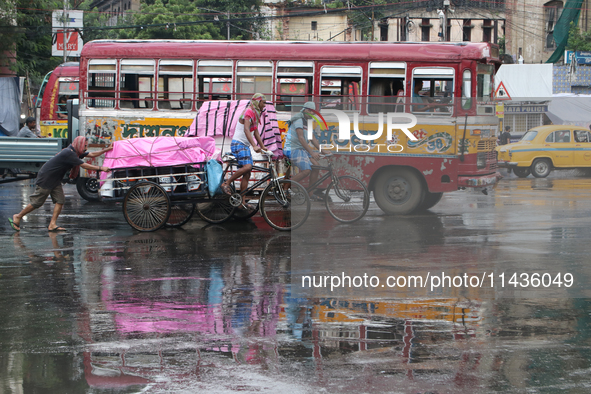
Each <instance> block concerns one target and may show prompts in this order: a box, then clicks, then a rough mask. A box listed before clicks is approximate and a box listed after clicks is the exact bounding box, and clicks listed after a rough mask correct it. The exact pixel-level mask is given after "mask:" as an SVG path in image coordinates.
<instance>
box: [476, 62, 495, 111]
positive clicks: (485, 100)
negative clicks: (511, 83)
mask: <svg viewBox="0 0 591 394" xmlns="http://www.w3.org/2000/svg"><path fill="white" fill-rule="evenodd" d="M494 73H495V66H494V65H492V64H478V65H476V99H477V102H478V107H477V111H478V115H494V114H495V105H494V104H493V75H494Z"/></svg>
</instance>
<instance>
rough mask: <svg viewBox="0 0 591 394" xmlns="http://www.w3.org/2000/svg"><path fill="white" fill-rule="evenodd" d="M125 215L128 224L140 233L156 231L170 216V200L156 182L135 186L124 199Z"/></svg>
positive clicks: (141, 183)
mask: <svg viewBox="0 0 591 394" xmlns="http://www.w3.org/2000/svg"><path fill="white" fill-rule="evenodd" d="M123 215H124V216H125V220H127V223H129V225H130V226H131V227H133V228H135V229H136V230H139V231H155V230H158V229H159V228H161V227H162V226H164V225H165V224H166V221H167V220H168V217H169V216H170V200H169V198H168V194H166V192H165V191H164V189H163V188H162V187H160V186H159V185H158V184H156V183H154V182H140V183H137V184H135V185H133V186H132V187H131V188H130V189H129V190H128V191H127V193H126V194H125V198H124V199H123Z"/></svg>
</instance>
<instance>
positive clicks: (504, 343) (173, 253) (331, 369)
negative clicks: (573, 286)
mask: <svg viewBox="0 0 591 394" xmlns="http://www.w3.org/2000/svg"><path fill="white" fill-rule="evenodd" d="M535 181H536V182H537V181H539V180H535ZM549 181H550V180H549V179H548V180H546V181H544V182H537V183H536V184H535V185H536V187H533V186H532V182H533V181H532V180H530V179H526V180H517V179H516V180H511V182H507V183H502V184H500V185H499V186H498V187H497V188H496V189H495V190H494V192H491V193H490V195H489V196H483V195H481V194H479V195H477V196H476V195H470V194H457V195H456V194H454V193H452V194H451V195H450V196H445V197H444V199H443V200H442V202H441V204H440V206H438V207H436V208H435V209H434V210H433V213H425V214H420V215H413V216H409V217H402V218H396V219H395V220H392V219H388V218H385V217H384V216H381V215H373V216H370V217H369V219H368V220H367V221H361V222H360V223H359V225H357V226H342V225H338V224H336V223H334V221H332V222H331V224H330V225H329V226H327V227H324V228H323V229H322V231H321V232H320V233H307V234H304V238H303V241H305V243H304V244H303V245H305V247H302V244H301V243H298V242H300V241H301V239H300V240H298V239H295V240H294V239H293V238H294V237H293V234H291V235H289V234H281V233H280V234H277V233H276V232H275V231H269V230H268V229H267V230H265V229H264V228H263V227H260V228H259V227H258V225H257V223H258V222H256V221H253V222H250V223H247V224H240V223H229V224H227V225H219V226H207V227H198V228H197V227H196V228H191V227H190V226H189V227H188V229H187V230H184V231H168V230H164V231H158V232H155V233H142V234H131V235H129V234H128V233H125V234H123V235H114V236H109V237H108V238H98V239H97V238H94V237H89V238H88V239H85V240H84V241H78V238H74V236H73V235H58V236H57V237H56V238H55V239H53V238H49V237H46V236H45V235H44V236H43V238H42V239H41V238H38V239H35V238H33V237H32V236H31V237H24V236H20V237H19V236H14V237H13V241H12V244H11V243H10V242H8V243H7V245H8V247H7V255H8V256H7V257H6V260H5V261H6V262H3V263H2V266H0V267H1V269H2V270H1V271H0V274H1V275H2V276H0V281H1V284H2V285H1V286H0V296H1V297H0V313H1V314H2V316H3V317H4V318H3V319H0V333H1V335H2V338H3V340H2V342H1V344H2V346H3V350H2V353H1V355H2V357H0V392H36V391H47V392H102V391H109V392H138V391H142V390H143V391H146V392H180V393H191V392H208V393H209V392H212V393H216V392H232V391H242V392H269V393H276V392H282V391H285V392H290V393H292V392H302V393H308V392H322V391H324V392H331V393H332V392H335V393H336V392H338V393H348V392H351V393H358V392H393V391H396V392H404V393H407V392H408V393H426V392H437V393H456V392H459V393H462V392H470V393H472V392H486V393H489V392H498V393H505V392H524V391H527V390H529V391H532V392H561V391H568V390H570V391H572V392H581V393H582V392H586V391H588V387H590V386H591V373H590V371H591V365H590V360H591V350H590V346H589V344H590V341H591V338H590V333H591V331H590V323H591V321H590V315H589V313H590V312H591V305H590V299H589V298H576V297H577V294H575V293H574V292H572V291H570V290H568V291H566V290H565V291H564V292H563V293H561V294H559V296H556V297H554V298H552V297H550V296H546V297H538V298H535V299H525V298H515V297H514V298H500V297H498V295H499V294H500V293H497V292H496V289H494V291H489V292H488V293H486V294H484V295H485V296H486V297H485V296H483V295H482V294H481V293H478V292H471V291H468V290H465V289H460V290H458V291H455V292H450V293H445V292H440V293H433V294H430V296H428V297H427V296H425V297H417V296H416V294H412V292H409V293H408V294H405V295H403V296H400V297H399V296H393V294H392V293H389V292H386V291H378V290H376V291H372V292H369V291H364V292H361V293H359V294H353V293H352V294H344V295H339V294H327V293H326V292H324V293H322V292H319V293H318V294H312V295H311V294H302V293H301V291H299V290H300V289H298V288H297V286H296V285H293V284H292V276H293V275H296V274H297V273H298V272H300V271H301V270H303V269H308V270H312V271H314V272H328V273H329V272H333V271H335V270H337V269H340V270H350V271H351V272H352V273H355V272H356V270H373V272H375V273H376V275H389V274H390V272H391V271H392V270H395V271H396V272H397V273H398V274H404V275H410V274H413V273H417V272H421V271H422V270H428V271H431V272H437V271H442V270H445V271H446V272H448V273H449V274H454V275H455V274H460V273H470V274H472V273H473V274H477V273H479V272H482V271H484V270H486V271H490V272H495V273H500V272H504V271H506V270H508V269H510V268H512V269H515V268H519V269H524V270H525V269H537V270H545V269H550V268H553V269H557V270H565V269H568V270H569V271H573V270H574V272H575V273H576V278H578V279H580V280H581V281H584V282H586V283H588V279H590V275H589V274H588V272H587V271H588V269H587V266H588V264H586V263H587V261H588V258H587V256H588V253H589V250H588V244H589V243H588V241H587V240H588V239H589V238H590V235H591V234H589V230H588V227H589V226H588V225H587V222H586V220H585V218H587V217H589V213H590V212H589V210H591V208H589V207H591V204H589V200H590V198H589V196H585V195H586V193H587V189H586V188H585V187H583V186H580V184H589V186H590V187H589V188H588V189H589V191H591V182H588V181H587V180H585V179H577V180H576V183H577V184H578V186H576V187H574V188H573V189H572V190H571V189H569V187H570V186H569V183H568V182H569V180H566V179H552V180H551V181H552V182H551V183H550V182H549ZM562 181H564V182H562ZM538 186H540V187H542V186H543V188H544V189H543V190H542V189H540V188H538ZM571 193H572V195H571ZM458 196H459V197H458ZM510 207H517V208H510ZM312 220H313V219H312ZM253 226H254V228H253ZM126 231H128V230H126ZM294 247H295V248H296V249H295V250H294ZM316 248H317V249H320V251H321V252H322V253H317V252H316V251H315V249H316ZM294 256H303V257H302V259H303V258H306V259H307V260H308V262H307V265H305V266H301V265H299V266H298V264H300V263H301V261H299V260H298V261H294ZM360 256H362V257H363V258H360ZM347 272H349V271H347ZM544 294H550V293H544Z"/></svg>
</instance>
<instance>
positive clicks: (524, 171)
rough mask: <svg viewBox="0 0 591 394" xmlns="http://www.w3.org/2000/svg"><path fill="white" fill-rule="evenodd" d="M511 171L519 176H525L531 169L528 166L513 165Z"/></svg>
mask: <svg viewBox="0 0 591 394" xmlns="http://www.w3.org/2000/svg"><path fill="white" fill-rule="evenodd" d="M513 172H514V173H515V175H517V176H518V177H520V178H527V176H528V175H529V174H531V170H530V169H529V167H527V168H523V167H513Z"/></svg>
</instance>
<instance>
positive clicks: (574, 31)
mask: <svg viewBox="0 0 591 394" xmlns="http://www.w3.org/2000/svg"><path fill="white" fill-rule="evenodd" d="M566 49H568V50H571V51H591V31H585V32H581V30H580V29H579V27H578V26H576V25H575V24H574V22H571V23H570V29H569V32H568V42H567V44H566Z"/></svg>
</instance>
